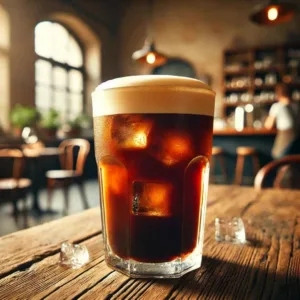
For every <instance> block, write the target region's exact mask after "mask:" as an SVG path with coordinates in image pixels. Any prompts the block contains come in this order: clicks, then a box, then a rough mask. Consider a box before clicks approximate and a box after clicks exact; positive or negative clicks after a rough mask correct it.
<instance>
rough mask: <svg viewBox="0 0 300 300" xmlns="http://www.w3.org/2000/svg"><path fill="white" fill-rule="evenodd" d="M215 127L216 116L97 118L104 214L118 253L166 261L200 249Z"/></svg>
mask: <svg viewBox="0 0 300 300" xmlns="http://www.w3.org/2000/svg"><path fill="white" fill-rule="evenodd" d="M212 125H213V117H212V116H207V115H193V114H176V113H172V114H165V113H158V114H117V115H105V116H96V117H94V132H95V133H94V134H95V150H96V159H97V164H98V168H99V181H100V190H101V197H102V201H101V203H102V217H103V224H104V226H105V232H106V238H107V245H108V248H109V251H110V252H111V253H112V254H113V255H117V256H118V257H121V258H123V259H129V258H130V259H133V260H136V261H140V262H167V261H171V260H174V259H176V258H179V257H181V258H184V257H186V256H187V255H188V254H190V253H191V252H193V250H194V249H195V248H196V247H197V245H198V244H199V234H200V227H201V226H200V225H203V224H202V223H203V221H202V204H203V203H202V201H201V199H202V198H203V197H202V196H203V194H205V193H206V189H207V176H208V159H209V158H210V155H211V148H212ZM204 198H205V199H206V197H204Z"/></svg>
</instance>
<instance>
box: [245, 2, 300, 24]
mask: <svg viewBox="0 0 300 300" xmlns="http://www.w3.org/2000/svg"><path fill="white" fill-rule="evenodd" d="M295 10H296V6H295V4H293V3H288V2H283V1H280V0H271V1H269V2H267V3H264V4H260V5H258V6H257V7H255V8H254V10H253V12H252V14H251V15H250V20H251V21H252V22H254V23H256V24H259V25H273V24H274V25H275V24H280V23H285V22H288V21H290V20H291V19H292V18H293V16H294V14H295Z"/></svg>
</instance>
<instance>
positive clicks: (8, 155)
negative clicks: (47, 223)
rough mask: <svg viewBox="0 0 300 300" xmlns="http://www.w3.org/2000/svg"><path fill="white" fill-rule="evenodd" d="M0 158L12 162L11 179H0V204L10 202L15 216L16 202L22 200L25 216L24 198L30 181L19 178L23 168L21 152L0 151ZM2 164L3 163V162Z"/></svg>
mask: <svg viewBox="0 0 300 300" xmlns="http://www.w3.org/2000/svg"><path fill="white" fill-rule="evenodd" d="M0 158H3V159H6V160H12V172H11V173H12V175H11V177H9V178H1V179H0V202H11V203H12V205H13V214H14V216H17V215H18V212H19V211H18V207H17V201H18V200H19V199H22V200H23V202H24V208H25V209H24V212H25V214H26V212H27V210H26V198H27V193H28V191H29V189H30V187H31V180H30V179H28V178H22V177H21V176H22V172H23V169H24V166H25V160H24V155H23V152H22V150H20V149H0ZM3 163H5V162H4V161H3ZM26 215H27V214H26Z"/></svg>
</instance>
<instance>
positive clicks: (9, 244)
mask: <svg viewBox="0 0 300 300" xmlns="http://www.w3.org/2000/svg"><path fill="white" fill-rule="evenodd" d="M222 216H241V217H242V218H243V220H244V222H245V225H246V232H247V239H248V243H247V244H245V245H233V244H228V243H218V242H216V241H215V239H214V219H215V217H222ZM206 220H207V221H206V231H205V242H204V257H203V262H202V266H201V268H200V269H198V270H196V271H193V272H191V273H189V274H187V275H185V276H184V277H183V278H181V279H172V280H135V279H130V278H128V277H126V276H124V275H122V274H120V273H118V272H115V271H113V270H112V269H110V268H109V267H107V266H106V264H105V261H104V250H103V244H102V242H101V229H100V228H101V225H100V212H99V208H95V209H90V210H87V211H85V212H83V213H80V214H77V215H73V216H69V217H65V218H62V219H60V220H57V221H53V222H51V223H47V224H44V225H40V226H37V227H33V228H30V229H27V230H24V231H21V232H17V233H13V234H10V235H7V236H4V237H2V238H0V266H1V268H0V299H44V298H46V299H73V298H75V299H140V298H142V299H165V298H167V299H169V298H171V299H182V298H183V299H187V298H189V299H194V298H201V299H204V298H205V299H206V298H209V299H219V298H222V299H300V285H299V274H300V192H296V191H290V190H285V191H279V190H265V191H262V192H255V191H254V189H253V188H245V187H233V186H211V187H210V192H209V201H208V207H207V219H206ZM66 240H68V241H69V242H76V243H81V244H84V245H86V246H87V247H88V249H89V251H90V256H91V261H90V262H89V263H88V264H87V265H86V266H84V267H82V268H81V269H78V270H72V269H67V268H64V267H62V266H60V265H59V264H58V260H59V251H60V245H61V243H62V242H63V241H66Z"/></svg>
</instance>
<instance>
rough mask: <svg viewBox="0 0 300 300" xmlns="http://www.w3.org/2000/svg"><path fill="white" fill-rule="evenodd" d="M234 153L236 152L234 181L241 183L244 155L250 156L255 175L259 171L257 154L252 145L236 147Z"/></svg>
mask: <svg viewBox="0 0 300 300" xmlns="http://www.w3.org/2000/svg"><path fill="white" fill-rule="evenodd" d="M236 153H237V163H236V170H235V180H234V183H235V184H237V185H241V184H242V181H243V171H244V164H245V159H246V157H250V158H252V166H253V171H254V174H255V175H256V174H257V172H258V171H259V159H258V156H257V152H256V149H255V148H253V147H238V148H237V149H236ZM255 175H254V176H255Z"/></svg>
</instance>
